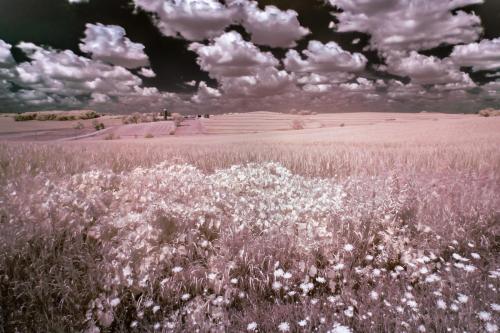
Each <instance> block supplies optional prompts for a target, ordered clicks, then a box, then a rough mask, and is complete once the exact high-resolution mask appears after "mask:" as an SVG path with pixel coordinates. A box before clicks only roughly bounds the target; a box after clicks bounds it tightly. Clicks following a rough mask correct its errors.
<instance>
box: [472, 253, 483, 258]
mask: <svg viewBox="0 0 500 333" xmlns="http://www.w3.org/2000/svg"><path fill="white" fill-rule="evenodd" d="M470 256H471V257H472V258H474V259H481V256H480V255H479V253H475V252H472V253H471V254H470Z"/></svg>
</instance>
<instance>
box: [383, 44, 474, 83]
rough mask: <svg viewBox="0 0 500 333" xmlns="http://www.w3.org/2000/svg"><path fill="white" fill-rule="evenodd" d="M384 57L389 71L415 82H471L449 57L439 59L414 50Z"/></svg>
mask: <svg viewBox="0 0 500 333" xmlns="http://www.w3.org/2000/svg"><path fill="white" fill-rule="evenodd" d="M386 57H387V71H388V72H389V73H392V74H395V75H399V76H404V77H409V78H410V79H411V82H412V83H415V84H449V83H458V84H465V85H467V86H468V85H469V84H470V83H471V82H472V80H471V79H470V77H469V75H468V74H466V73H463V72H461V71H459V70H458V69H457V68H456V67H455V65H454V64H453V63H452V62H451V61H450V60H449V59H444V60H441V59H439V58H437V57H434V56H425V55H423V54H419V53H418V52H416V51H411V52H410V53H409V54H406V53H404V52H390V53H387V54H386Z"/></svg>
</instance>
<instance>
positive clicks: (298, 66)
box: [283, 40, 368, 73]
mask: <svg viewBox="0 0 500 333" xmlns="http://www.w3.org/2000/svg"><path fill="white" fill-rule="evenodd" d="M302 53H303V54H304V55H305V57H306V59H302V57H301V56H300V54H299V53H298V52H297V51H296V50H289V51H288V52H287V54H286V57H285V59H284V60H283V62H284V64H285V68H286V69H287V70H289V71H292V72H299V73H300V72H301V73H304V72H310V73H314V72H319V73H331V72H359V71H361V70H363V69H364V68H365V66H366V63H367V61H368V60H367V59H366V57H365V56H364V55H362V54H361V53H350V52H348V51H345V50H344V49H342V48H341V47H340V46H339V45H338V44H337V43H335V42H329V43H327V44H323V43H321V42H319V41H315V40H312V41H309V45H308V46H307V49H306V50H304V51H302Z"/></svg>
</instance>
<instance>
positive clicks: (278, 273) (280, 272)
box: [274, 268, 285, 278]
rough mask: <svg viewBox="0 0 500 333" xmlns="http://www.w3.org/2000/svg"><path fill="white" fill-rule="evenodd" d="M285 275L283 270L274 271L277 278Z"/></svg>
mask: <svg viewBox="0 0 500 333" xmlns="http://www.w3.org/2000/svg"><path fill="white" fill-rule="evenodd" d="M284 274H285V272H284V271H283V270H282V269H281V268H278V269H277V270H275V271H274V277H275V278H279V277H282V276H283V275H284Z"/></svg>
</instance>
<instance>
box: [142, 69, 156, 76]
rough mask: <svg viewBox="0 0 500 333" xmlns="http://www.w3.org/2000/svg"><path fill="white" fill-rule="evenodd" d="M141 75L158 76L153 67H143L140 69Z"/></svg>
mask: <svg viewBox="0 0 500 333" xmlns="http://www.w3.org/2000/svg"><path fill="white" fill-rule="evenodd" d="M139 75H142V76H144V77H156V73H155V72H154V71H153V70H152V69H151V68H145V67H143V68H141V70H140V71H139Z"/></svg>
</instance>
